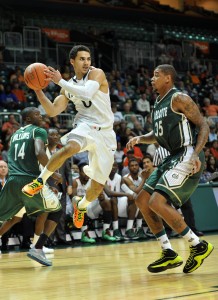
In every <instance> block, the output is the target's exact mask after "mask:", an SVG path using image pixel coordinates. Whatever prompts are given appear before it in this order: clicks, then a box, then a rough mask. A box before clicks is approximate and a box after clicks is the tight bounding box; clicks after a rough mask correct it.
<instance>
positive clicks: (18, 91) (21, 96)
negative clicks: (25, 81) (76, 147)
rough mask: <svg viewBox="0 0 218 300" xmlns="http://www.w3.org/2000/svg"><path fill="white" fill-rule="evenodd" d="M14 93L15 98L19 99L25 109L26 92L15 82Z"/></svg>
mask: <svg viewBox="0 0 218 300" xmlns="http://www.w3.org/2000/svg"><path fill="white" fill-rule="evenodd" d="M12 93H14V94H15V96H16V97H17V99H18V101H19V103H20V105H21V107H22V108H24V107H25V106H26V105H25V104H26V95H25V92H24V90H23V89H22V88H21V87H20V85H19V83H18V82H14V84H13V89H12Z"/></svg>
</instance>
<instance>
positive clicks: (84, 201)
mask: <svg viewBox="0 0 218 300" xmlns="http://www.w3.org/2000/svg"><path fill="white" fill-rule="evenodd" d="M90 203H91V202H90V201H87V200H86V196H84V197H83V198H82V200H81V201H79V204H78V208H86V207H87V206H88V205H89V204H90Z"/></svg>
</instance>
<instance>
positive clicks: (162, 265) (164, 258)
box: [148, 249, 183, 273]
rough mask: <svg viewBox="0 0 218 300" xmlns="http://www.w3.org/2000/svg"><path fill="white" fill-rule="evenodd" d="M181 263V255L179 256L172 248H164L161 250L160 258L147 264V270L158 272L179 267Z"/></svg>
mask: <svg viewBox="0 0 218 300" xmlns="http://www.w3.org/2000/svg"><path fill="white" fill-rule="evenodd" d="M182 263H183V260H182V257H180V256H179V255H178V254H177V253H176V252H175V251H173V250H172V249H164V250H162V252H161V258H159V259H158V260H156V261H154V262H153V263H152V264H150V265H149V266H148V271H149V272H151V273H159V272H163V271H165V270H167V269H173V268H176V267H179V266H180V265H181V264H182Z"/></svg>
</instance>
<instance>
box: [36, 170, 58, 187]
mask: <svg viewBox="0 0 218 300" xmlns="http://www.w3.org/2000/svg"><path fill="white" fill-rule="evenodd" d="M53 173H54V172H51V171H49V170H48V169H47V168H46V167H45V168H44V169H43V170H42V172H41V174H40V175H39V176H38V177H39V178H42V180H43V183H44V184H45V183H46V180H47V179H48V178H49V177H50V176H51V175H52V174H53Z"/></svg>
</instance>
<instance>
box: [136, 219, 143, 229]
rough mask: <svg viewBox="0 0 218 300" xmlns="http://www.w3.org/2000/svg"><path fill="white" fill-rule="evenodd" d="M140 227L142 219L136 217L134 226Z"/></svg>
mask: <svg viewBox="0 0 218 300" xmlns="http://www.w3.org/2000/svg"><path fill="white" fill-rule="evenodd" d="M141 227H142V219H136V228H137V229H138V228H141Z"/></svg>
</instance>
